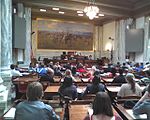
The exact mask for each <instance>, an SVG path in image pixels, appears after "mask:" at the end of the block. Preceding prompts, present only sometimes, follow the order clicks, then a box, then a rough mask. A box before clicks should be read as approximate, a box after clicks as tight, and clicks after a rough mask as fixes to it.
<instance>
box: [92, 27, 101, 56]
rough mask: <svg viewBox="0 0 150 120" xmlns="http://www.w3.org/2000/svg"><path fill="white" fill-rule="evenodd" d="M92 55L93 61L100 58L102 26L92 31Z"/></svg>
mask: <svg viewBox="0 0 150 120" xmlns="http://www.w3.org/2000/svg"><path fill="white" fill-rule="evenodd" d="M94 33H95V34H94V50H95V51H94V54H95V59H96V58H100V57H101V56H102V51H103V39H102V38H103V29H102V26H96V27H95V30H94Z"/></svg>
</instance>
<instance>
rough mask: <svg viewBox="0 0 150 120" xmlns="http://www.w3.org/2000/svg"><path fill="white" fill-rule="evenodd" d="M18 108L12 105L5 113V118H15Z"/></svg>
mask: <svg viewBox="0 0 150 120" xmlns="http://www.w3.org/2000/svg"><path fill="white" fill-rule="evenodd" d="M15 111H16V108H14V107H12V108H11V109H10V110H9V111H8V112H7V113H6V114H5V115H4V118H5V119H14V117H15Z"/></svg>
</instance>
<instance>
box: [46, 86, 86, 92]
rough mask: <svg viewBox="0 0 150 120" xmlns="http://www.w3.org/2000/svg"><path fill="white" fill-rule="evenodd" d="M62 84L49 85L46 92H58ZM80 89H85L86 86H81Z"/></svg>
mask: <svg viewBox="0 0 150 120" xmlns="http://www.w3.org/2000/svg"><path fill="white" fill-rule="evenodd" d="M59 87H60V86H48V87H47V88H46V90H45V91H44V93H58V90H59ZM79 89H81V90H82V89H85V86H80V87H79Z"/></svg>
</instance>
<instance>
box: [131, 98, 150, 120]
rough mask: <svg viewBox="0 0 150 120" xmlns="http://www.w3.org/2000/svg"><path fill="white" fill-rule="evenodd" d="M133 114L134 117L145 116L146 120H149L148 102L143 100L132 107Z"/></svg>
mask: <svg viewBox="0 0 150 120" xmlns="http://www.w3.org/2000/svg"><path fill="white" fill-rule="evenodd" d="M133 113H134V114H135V115H140V114H147V120H150V100H148V99H147V100H145V101H143V102H137V103H136V105H135V106H134V107H133Z"/></svg>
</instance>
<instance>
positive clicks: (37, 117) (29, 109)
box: [14, 101, 60, 120]
mask: <svg viewBox="0 0 150 120" xmlns="http://www.w3.org/2000/svg"><path fill="white" fill-rule="evenodd" d="M14 120H60V118H59V117H58V116H57V115H56V114H55V112H54V111H53V108H52V107H51V106H50V105H47V104H44V103H43V102H41V101H24V102H21V103H19V104H18V105H17V106H16V112H15V119H14Z"/></svg>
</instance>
